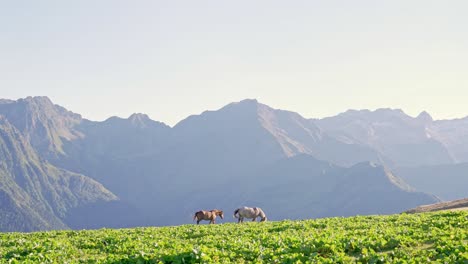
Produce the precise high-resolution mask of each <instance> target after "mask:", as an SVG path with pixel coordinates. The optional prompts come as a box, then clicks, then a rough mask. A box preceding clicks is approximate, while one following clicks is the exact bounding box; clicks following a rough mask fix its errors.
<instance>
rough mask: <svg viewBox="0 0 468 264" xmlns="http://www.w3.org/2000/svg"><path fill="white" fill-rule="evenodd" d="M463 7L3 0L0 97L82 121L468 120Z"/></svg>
mask: <svg viewBox="0 0 468 264" xmlns="http://www.w3.org/2000/svg"><path fill="white" fill-rule="evenodd" d="M467 8H468V2H466V1H370V0H369V1H320V2H319V1H277V0H274V1H273V0H268V1H115V0H112V1H111V0H107V1H74V2H70V1H8V2H4V3H2V4H0V95H1V98H11V99H17V98H21V97H26V96H30V95H47V96H49V97H50V98H51V99H52V100H53V101H54V102H56V103H58V104H60V105H63V106H65V107H67V108H68V109H70V110H73V111H74V112H78V113H81V114H83V116H84V117H86V118H89V119H92V120H102V119H105V118H108V117H109V116H112V115H118V116H124V117H126V116H129V115H130V114H131V113H134V112H144V113H147V114H149V115H150V116H151V118H153V119H156V120H160V121H163V122H166V123H168V124H170V125H173V124H175V123H176V122H178V121H179V120H181V119H183V118H185V117H187V116H188V115H190V114H196V113H200V112H201V111H204V110H206V109H217V108H219V107H221V106H223V105H225V104H227V103H229V102H232V101H239V100H242V99H244V98H257V99H258V100H260V101H261V102H263V103H265V104H268V105H271V106H274V107H277V108H284V109H289V110H293V111H297V112H299V113H301V114H303V115H304V116H306V117H325V116H331V115H335V114H337V113H339V112H343V111H345V110H347V109H350V108H351V109H363V108H369V109H375V108H380V107H392V108H402V109H403V110H404V111H405V112H407V113H409V114H411V115H413V116H414V115H417V114H418V113H419V112H421V111H423V110H427V111H428V112H430V113H431V114H432V115H433V116H434V117H435V118H436V119H446V118H456V117H463V116H466V115H467V114H468V106H467V104H466V98H468V75H467V72H468V31H467V30H466V29H467V28H468V17H467V16H466V10H468V9H467Z"/></svg>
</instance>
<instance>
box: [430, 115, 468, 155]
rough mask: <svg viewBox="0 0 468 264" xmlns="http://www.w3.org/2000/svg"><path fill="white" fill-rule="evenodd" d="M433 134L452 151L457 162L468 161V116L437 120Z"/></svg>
mask: <svg viewBox="0 0 468 264" xmlns="http://www.w3.org/2000/svg"><path fill="white" fill-rule="evenodd" d="M431 132H432V133H431V135H432V137H433V138H434V139H436V140H438V141H439V142H442V144H443V145H444V146H445V147H446V148H447V149H448V150H449V151H450V153H451V155H452V157H453V158H454V160H455V161H456V162H468V117H465V118H462V119H455V120H441V121H435V122H434V126H433V129H432V131H431Z"/></svg>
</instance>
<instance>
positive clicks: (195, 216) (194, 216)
mask: <svg viewBox="0 0 468 264" xmlns="http://www.w3.org/2000/svg"><path fill="white" fill-rule="evenodd" d="M197 213H198V212H196V213H195V214H194V215H193V221H195V219H197Z"/></svg>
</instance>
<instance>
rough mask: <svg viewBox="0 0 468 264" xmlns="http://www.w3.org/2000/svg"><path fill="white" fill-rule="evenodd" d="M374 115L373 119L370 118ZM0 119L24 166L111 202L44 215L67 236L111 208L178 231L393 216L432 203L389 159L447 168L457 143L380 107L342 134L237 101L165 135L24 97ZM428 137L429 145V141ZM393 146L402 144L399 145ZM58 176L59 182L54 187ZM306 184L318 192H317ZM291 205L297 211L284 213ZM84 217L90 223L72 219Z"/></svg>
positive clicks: (164, 129)
mask: <svg viewBox="0 0 468 264" xmlns="http://www.w3.org/2000/svg"><path fill="white" fill-rule="evenodd" d="M381 114H383V117H384V119H382V120H383V121H382V120H378V118H377V119H376V117H379V116H381ZM1 115H3V116H4V119H5V120H11V119H13V121H14V122H12V124H11V127H12V129H14V130H16V131H17V132H16V133H18V134H19V136H20V137H18V139H16V141H20V140H23V141H25V144H26V145H30V147H28V148H31V150H30V151H29V152H31V153H33V152H34V153H36V154H34V155H35V156H34V157H37V158H31V159H33V160H38V162H39V163H40V164H41V165H40V166H44V167H47V166H50V167H51V168H52V167H53V168H55V169H54V170H58V171H56V172H57V173H58V172H61V171H64V172H70V173H71V174H70V175H83V177H89V178H90V179H92V180H93V181H94V182H97V183H99V184H101V185H102V188H104V189H106V190H108V191H109V192H110V193H112V195H114V196H115V197H113V198H115V199H114V200H112V199H111V201H109V202H112V205H111V203H108V202H106V201H104V202H103V203H102V204H100V202H98V203H93V202H91V203H88V204H83V205H82V206H75V207H74V209H73V210H71V209H70V210H69V209H67V210H65V211H64V212H65V213H62V214H60V213H59V212H58V211H51V212H53V213H52V216H51V217H50V218H53V217H56V219H58V220H57V221H61V222H62V223H63V225H64V226H63V227H65V226H67V225H68V227H72V228H87V227H90V226H92V227H95V228H98V227H100V226H99V225H94V224H93V222H100V221H110V220H109V218H105V217H104V216H103V214H107V211H106V209H109V208H114V209H115V210H114V209H112V210H114V211H112V212H111V213H109V215H112V214H122V212H125V211H127V212H131V213H129V214H130V215H134V216H135V217H133V218H132V219H130V218H129V219H125V220H122V222H121V223H119V222H115V221H114V222H112V224H113V225H114V226H131V225H135V224H138V225H147V224H153V225H154V224H156V225H167V224H174V223H185V222H186V219H185V217H186V216H187V215H189V214H191V213H193V212H192V211H194V210H199V208H198V207H200V206H202V207H206V208H210V207H213V208H214V207H218V208H219V207H224V208H230V207H238V206H242V205H245V203H249V204H254V205H257V206H263V207H266V208H267V209H270V211H271V215H272V217H273V218H272V219H281V218H284V217H286V216H290V217H294V218H303V217H319V216H339V215H353V214H373V213H393V212H399V211H402V210H405V209H407V208H406V207H405V206H411V207H416V206H418V205H420V204H422V203H431V202H436V201H438V199H437V198H436V197H434V196H433V195H430V194H426V193H421V192H419V190H418V189H416V190H414V189H412V188H411V187H410V186H408V185H407V184H406V183H405V182H404V181H403V180H402V179H401V178H400V177H398V174H396V175H395V174H394V173H393V172H394V169H395V168H396V167H401V166H403V165H407V163H405V162H407V161H406V159H407V158H406V156H405V157H403V158H402V157H400V156H401V155H404V154H405V153H404V152H405V151H407V149H408V148H415V151H416V152H415V153H417V151H419V152H420V153H427V150H428V149H429V150H435V151H436V152H434V153H436V154H437V155H439V156H437V155H435V156H434V157H432V156H431V157H425V156H422V157H420V158H418V157H417V155H416V157H410V158H412V159H409V161H410V162H411V164H423V165H424V164H429V165H431V164H433V163H437V161H439V160H442V161H443V162H445V161H447V162H449V163H450V164H452V163H454V160H453V159H449V158H447V156H446V155H445V154H446V153H445V152H444V151H445V150H447V152H448V151H449V150H450V152H451V153H455V154H457V153H461V152H462V150H463V148H462V149H461V150H458V152H455V151H454V150H453V149H452V148H451V146H452V145H454V146H456V144H452V145H450V144H446V143H445V141H444V142H443V143H438V142H439V141H437V138H443V135H445V134H444V133H446V132H445V131H446V130H448V131H449V132H450V133H453V132H451V131H453V128H452V127H451V125H449V126H448V128H444V129H445V130H442V129H439V128H438V127H437V129H436V128H434V127H429V128H430V129H427V127H426V126H428V125H427V124H430V125H431V126H432V125H434V124H437V121H431V120H432V118H429V117H430V116H429V115H428V114H425V113H421V114H420V115H419V116H418V117H416V118H412V117H408V116H407V115H406V114H404V112H403V111H401V110H399V111H395V110H391V109H382V110H379V111H374V112H371V111H361V112H359V111H350V112H349V113H348V115H351V116H356V115H357V117H358V118H357V119H349V117H348V116H345V117H344V118H345V119H344V120H345V121H346V122H349V124H351V125H350V126H342V127H341V126H340V125H336V123H338V124H339V122H338V121H336V120H337V119H333V118H331V119H327V120H325V121H323V120H322V121H320V120H317V119H307V118H304V117H303V116H301V115H300V114H298V113H295V112H292V111H286V110H278V109H274V108H272V107H269V106H268V105H265V104H262V103H260V102H258V101H257V100H256V99H247V100H242V101H240V102H237V103H231V104H228V105H226V106H224V107H222V108H220V109H218V110H212V111H204V112H203V113H201V114H199V115H191V116H189V117H187V118H186V119H184V120H181V121H180V122H179V123H177V124H176V125H175V126H173V127H170V126H167V125H166V124H164V123H162V122H158V121H154V120H152V119H151V118H149V116H147V115H145V114H141V113H135V114H132V115H130V116H129V117H128V118H120V117H110V118H108V119H106V120H105V121H101V122H96V121H90V120H87V119H85V118H82V117H81V115H79V114H75V113H73V112H70V111H68V110H66V109H65V108H63V107H61V106H58V105H54V104H53V103H52V102H51V101H50V99H48V98H43V97H40V98H34V97H31V98H29V97H28V98H26V99H20V100H17V101H12V102H9V101H8V102H7V101H5V103H3V104H1V103H0V116H1ZM369 115H370V117H369ZM340 118H343V116H342V117H340ZM356 120H367V121H366V122H362V121H359V122H358V121H356ZM329 121H330V122H329ZM326 122H329V123H326ZM15 124H16V125H15ZM382 124H383V125H382ZM444 125H446V127H447V124H444ZM462 125H463V124H462ZM16 126H18V128H17V127H16ZM389 127H390V128H391V129H388V128H389ZM350 128H351V130H347V129H350ZM354 128H357V129H354ZM400 128H401V129H400ZM353 129H354V130H353ZM372 129H373V130H374V137H373V138H372V140H369V139H368V138H367V136H368V134H367V132H368V131H372ZM391 130H395V131H396V132H394V131H391ZM362 131H364V132H362ZM434 131H436V132H437V133H438V134H437V133H436V132H434ZM427 133H430V135H431V136H433V137H434V138H432V139H430V140H429V143H428V142H427V140H428V138H427ZM441 135H442V136H441ZM463 135H464V134H463V133H461V134H460V135H459V137H460V138H463ZM39 139H40V140H39ZM413 139H415V140H416V141H417V144H413V143H414V142H412V140H413ZM418 140H419V141H418ZM401 142H402V143H405V144H406V143H408V142H409V143H411V144H410V145H409V146H403V147H402V146H400V143H401ZM434 142H436V143H434ZM18 146H19V145H18ZM10 148H12V147H11V146H10V147H8V148H5V150H6V151H7V152H9V151H10ZM455 150H456V149H455ZM455 154H453V155H455ZM444 155H445V156H444ZM439 157H442V158H440V159H439ZM0 161H2V160H1V158H0ZM434 161H436V162H434ZM377 164H381V165H377ZM382 165H384V166H382ZM282 166H283V167H282ZM52 171H53V170H52ZM280 171H282V173H281V174H278V173H279V172H280ZM52 174H53V173H52ZM59 174H60V173H59ZM62 174H63V173H62ZM65 174H66V175H68V174H67V173H65ZM10 175H11V173H10ZM66 175H63V176H61V177H59V178H62V179H64V183H66V182H67V180H66V179H67V176H66ZM275 175H276V176H275ZM324 175H326V176H327V177H324ZM70 177H71V176H70ZM72 178H73V177H72ZM75 178H76V177H75ZM317 182H322V183H323V184H324V185H323V186H328V187H327V188H325V187H323V188H321V186H320V185H318V186H316V183H317ZM246 186H247V187H246ZM66 187H67V185H66V184H62V185H61V186H60V187H57V188H66ZM294 189H297V190H301V192H298V193H295V192H294ZM31 191H33V190H31ZM47 192H48V193H53V192H51V191H47ZM337 194H339V195H337ZM101 195H103V194H102V193H101ZM9 197H12V196H6V197H4V202H5V204H11V201H10V202H8V201H9V200H8V199H9ZM103 197H105V195H104V196H103ZM304 197H306V198H304ZM83 200H84V201H86V197H84V198H83ZM293 200H294V201H295V203H296V206H295V207H294V208H293V206H287V204H290V203H287V201H293ZM116 201H118V202H121V204H115V202H116ZM273 201H274V202H275V203H276V204H275V203H273ZM0 202H1V201H0ZM285 202H286V203H285ZM168 204H170V206H168ZM47 206H50V205H47ZM51 208H54V206H51ZM300 208H306V210H300ZM109 210H110V209H109ZM275 210H276V212H275ZM31 212H33V210H32V211H31ZM90 212H92V215H89V217H90V218H86V219H84V218H82V216H83V215H86V214H90ZM104 212H105V213H104ZM127 215H128V214H127ZM166 215H173V216H174V217H173V218H171V219H167V217H165V216H166ZM93 216H94V218H93ZM38 221H39V220H38Z"/></svg>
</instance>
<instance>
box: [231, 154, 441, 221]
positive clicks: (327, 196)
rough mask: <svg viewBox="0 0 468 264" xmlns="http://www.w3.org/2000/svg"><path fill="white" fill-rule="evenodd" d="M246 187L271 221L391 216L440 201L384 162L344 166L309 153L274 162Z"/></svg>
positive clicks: (249, 197)
mask: <svg viewBox="0 0 468 264" xmlns="http://www.w3.org/2000/svg"><path fill="white" fill-rule="evenodd" d="M249 186H250V187H249ZM239 187H240V188H239V189H240V190H239V191H240V192H242V190H243V189H242V188H241V187H242V185H241V183H239ZM245 188H246V190H245V191H244V192H242V193H243V194H244V195H245V196H244V197H245V199H246V202H247V203H249V204H259V205H260V206H262V208H264V209H265V211H268V212H269V213H270V214H269V216H270V218H272V219H282V218H285V217H287V218H291V219H300V218H315V217H330V216H351V215H357V214H360V215H365V214H392V213H398V212H401V211H402V210H405V209H408V208H412V207H414V206H417V205H420V204H427V203H434V202H436V201H438V199H437V198H436V197H435V196H431V195H428V194H425V193H421V192H416V191H414V190H413V189H412V188H411V187H409V186H408V185H407V184H406V183H404V181H403V180H402V179H400V178H398V177H396V176H394V175H393V174H392V173H391V172H390V171H388V170H386V169H385V168H384V167H382V166H380V165H375V164H373V163H369V162H364V163H359V164H356V165H354V166H352V167H350V168H345V167H338V166H336V165H333V164H330V163H327V162H323V161H318V160H316V159H314V158H313V157H311V156H308V155H298V156H295V157H293V158H289V159H285V160H282V161H280V162H277V163H275V164H274V165H273V166H271V167H269V168H266V169H265V170H263V171H262V172H261V173H259V174H257V177H256V178H255V179H254V180H253V182H249V184H248V186H247V187H245ZM267 209H268V210H267Z"/></svg>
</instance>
